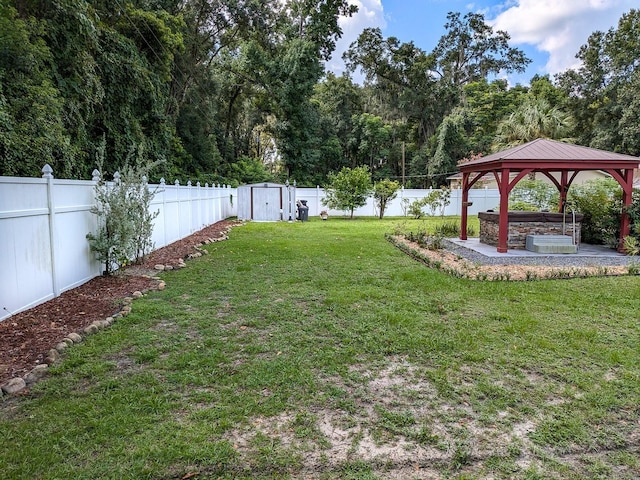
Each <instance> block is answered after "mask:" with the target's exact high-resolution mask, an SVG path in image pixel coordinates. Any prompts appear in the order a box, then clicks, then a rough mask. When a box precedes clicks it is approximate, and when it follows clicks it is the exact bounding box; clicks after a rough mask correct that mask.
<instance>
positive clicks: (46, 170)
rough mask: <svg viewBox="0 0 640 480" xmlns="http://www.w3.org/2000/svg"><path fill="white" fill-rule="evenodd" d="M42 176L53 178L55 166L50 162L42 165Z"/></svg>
mask: <svg viewBox="0 0 640 480" xmlns="http://www.w3.org/2000/svg"><path fill="white" fill-rule="evenodd" d="M42 178H53V168H51V165H49V164H48V163H45V165H44V167H42Z"/></svg>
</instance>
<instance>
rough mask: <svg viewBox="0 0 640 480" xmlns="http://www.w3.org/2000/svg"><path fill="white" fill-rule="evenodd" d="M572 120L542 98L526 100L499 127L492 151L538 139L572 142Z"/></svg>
mask: <svg viewBox="0 0 640 480" xmlns="http://www.w3.org/2000/svg"><path fill="white" fill-rule="evenodd" d="M572 126H573V118H572V117H571V115H569V114H568V113H565V112H563V111H562V110H560V109H559V108H558V107H557V106H554V107H552V106H551V104H550V103H549V102H548V101H547V100H545V99H543V98H533V99H529V100H527V101H525V102H524V103H523V104H522V105H520V107H518V109H517V110H516V111H515V112H513V113H512V114H511V115H509V116H508V117H506V118H505V119H504V120H502V122H500V123H499V124H498V130H497V135H496V137H495V139H494V143H493V150H494V151H499V150H503V149H506V148H511V147H515V146H518V145H521V144H523V143H527V142H530V141H532V140H535V139H536V138H550V139H552V140H562V141H568V142H570V143H572V140H573V139H571V138H567V135H568V134H569V132H570V131H571V128H572Z"/></svg>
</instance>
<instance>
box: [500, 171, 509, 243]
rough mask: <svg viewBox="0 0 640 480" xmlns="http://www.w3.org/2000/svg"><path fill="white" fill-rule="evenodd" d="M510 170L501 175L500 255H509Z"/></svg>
mask: <svg viewBox="0 0 640 480" xmlns="http://www.w3.org/2000/svg"><path fill="white" fill-rule="evenodd" d="M510 173H511V172H510V170H509V169H508V168H503V169H502V174H501V175H500V185H499V187H500V223H499V225H498V253H507V241H508V238H509V176H510Z"/></svg>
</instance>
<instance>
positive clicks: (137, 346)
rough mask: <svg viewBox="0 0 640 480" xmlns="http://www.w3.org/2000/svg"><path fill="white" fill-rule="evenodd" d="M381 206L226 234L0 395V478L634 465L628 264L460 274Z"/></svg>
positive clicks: (635, 356) (523, 471)
mask: <svg viewBox="0 0 640 480" xmlns="http://www.w3.org/2000/svg"><path fill="white" fill-rule="evenodd" d="M400 221H401V220H400V219H388V220H386V219H385V220H383V221H380V220H377V219H356V220H352V221H350V220H346V219H337V218H330V219H329V220H328V221H320V220H316V219H312V221H310V222H306V223H294V224H289V223H269V224H267V223H263V224H261V223H250V224H248V225H245V226H242V227H237V228H235V229H233V230H232V232H231V233H230V240H229V241H226V242H220V243H215V244H211V245H208V246H207V247H206V248H207V249H208V250H209V255H207V256H204V257H202V258H200V259H197V260H193V261H191V262H189V264H188V267H187V268H186V269H183V270H180V271H174V272H167V273H165V274H163V278H164V279H165V280H166V281H167V288H166V289H165V290H164V291H158V292H152V293H150V294H148V295H146V296H145V297H143V298H141V299H138V300H136V301H135V302H134V304H133V312H132V313H131V314H130V315H129V316H127V317H125V318H122V319H120V320H119V321H118V322H117V323H115V324H114V325H113V326H112V327H110V328H109V329H107V330H104V331H102V332H100V333H99V334H97V335H94V336H91V337H89V338H88V339H87V340H86V341H85V342H83V343H82V344H80V345H78V346H74V347H73V348H71V349H69V350H68V351H67V352H66V353H65V356H64V360H63V361H62V362H61V363H59V364H58V365H57V366H55V367H54V368H53V371H52V374H51V375H49V377H48V378H47V379H45V380H44V381H42V382H40V383H38V384H37V385H36V386H35V387H34V388H33V389H32V390H31V393H30V394H29V395H28V396H24V397H17V398H11V399H7V398H6V397H5V398H4V399H2V400H0V431H1V432H2V441H1V442H0V475H1V476H2V477H3V478H11V479H33V478H38V479H59V478H60V479H67V478H73V479H98V478H99V479H103V478H107V479H111V478H113V479H124V478H127V479H129V478H131V479H142V478H150V479H166V478H177V479H180V478H185V479H186V478H197V479H204V478H206V479H209V478H228V479H231V478H318V479H338V478H339V479H344V478H346V479H378V478H409V479H410V478H458V479H476V478H477V479H481V478H510V479H543V478H544V479H547V478H556V479H582V478H594V479H595V478H602V479H632V478H639V477H640V404H639V401H638V400H639V399H640V323H639V321H638V317H639V313H640V277H637V276H635V277H634V276H623V277H607V278H581V279H571V280H544V281H537V282H480V281H473V280H466V279H458V278H454V277H451V276H447V275H446V274H444V273H442V272H439V271H436V270H432V269H429V268H426V267H425V266H424V265H423V264H421V263H418V262H416V261H414V260H412V259H411V258H409V257H408V256H406V255H405V254H404V253H402V252H401V251H399V250H398V249H396V248H395V247H394V246H393V245H392V244H390V243H389V242H388V241H386V240H385V238H384V234H385V233H386V232H391V231H393V230H394V229H395V228H396V227H397V225H398V223H399V222H400ZM402 221H404V220H402ZM408 222H411V221H408ZM416 222H418V221H416Z"/></svg>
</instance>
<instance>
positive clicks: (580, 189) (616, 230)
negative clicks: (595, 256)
mask: <svg viewBox="0 0 640 480" xmlns="http://www.w3.org/2000/svg"><path fill="white" fill-rule="evenodd" d="M620 194H621V188H620V185H619V184H618V182H616V181H615V180H614V179H612V178H608V179H604V180H590V181H588V182H586V183H585V184H584V185H574V186H572V187H571V188H570V189H569V195H568V202H569V203H570V204H571V205H573V206H574V207H575V209H576V211H577V212H579V213H582V214H583V215H584V218H583V220H582V237H581V238H582V241H583V242H585V243H593V244H596V245H601V244H606V245H610V246H611V247H613V248H617V246H618V236H619V235H620Z"/></svg>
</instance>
